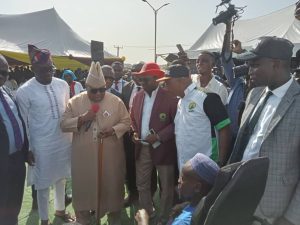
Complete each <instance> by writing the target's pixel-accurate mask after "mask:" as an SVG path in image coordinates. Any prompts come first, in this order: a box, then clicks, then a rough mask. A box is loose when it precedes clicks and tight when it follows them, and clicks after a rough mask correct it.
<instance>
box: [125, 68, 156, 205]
mask: <svg viewBox="0 0 300 225" xmlns="http://www.w3.org/2000/svg"><path fill="white" fill-rule="evenodd" d="M143 65H144V62H139V63H137V64H134V65H132V68H131V73H132V75H131V76H132V80H131V81H130V82H129V83H127V84H126V85H125V86H124V87H123V89H122V100H123V102H124V104H125V106H126V108H127V110H128V111H129V112H130V108H131V106H132V100H133V98H134V96H135V95H136V94H137V93H138V92H139V91H140V90H141V88H142V87H141V86H140V84H139V83H138V80H137V78H136V75H133V73H137V72H140V70H141V69H142V67H143ZM131 134H132V131H129V132H127V133H126V134H125V135H124V149H125V157H126V184H127V189H128V197H127V198H126V199H125V202H124V206H125V207H128V206H130V205H131V204H133V203H134V202H136V201H137V200H138V197H139V195H138V190H137V187H136V171H135V155H134V143H133V142H132V139H131ZM155 178H156V176H155ZM155 181H156V180H155ZM153 183H154V184H155V186H156V182H153ZM154 189H155V188H154ZM154 192H155V191H154Z"/></svg>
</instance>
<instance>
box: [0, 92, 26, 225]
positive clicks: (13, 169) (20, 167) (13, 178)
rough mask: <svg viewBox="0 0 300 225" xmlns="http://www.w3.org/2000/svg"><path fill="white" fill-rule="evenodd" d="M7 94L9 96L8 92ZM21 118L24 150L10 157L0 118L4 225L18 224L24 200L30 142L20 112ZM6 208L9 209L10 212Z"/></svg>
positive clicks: (0, 218) (0, 190) (0, 210)
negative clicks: (26, 162)
mask: <svg viewBox="0 0 300 225" xmlns="http://www.w3.org/2000/svg"><path fill="white" fill-rule="evenodd" d="M6 92H7V93H8V94H9V92H8V91H6ZM19 117H20V119H21V121H22V124H23V130H24V144H23V148H22V151H18V152H16V153H14V154H12V155H9V139H8V134H7V131H6V127H5V124H4V123H3V120H2V117H1V116H0V180H1V185H0V221H1V222H3V224H15V223H16V222H17V217H18V214H19V212H20V209H21V203H22V198H23V190H24V181H25V175H26V172H25V171H26V169H25V161H27V154H28V140H27V135H26V131H25V125H24V122H23V120H22V118H21V116H20V112H19ZM8 202H9V205H8ZM6 207H9V210H7V208H6ZM1 222H0V223H1ZM1 224H2V223H1Z"/></svg>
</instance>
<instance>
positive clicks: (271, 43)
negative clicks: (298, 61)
mask: <svg viewBox="0 0 300 225" xmlns="http://www.w3.org/2000/svg"><path fill="white" fill-rule="evenodd" d="M293 48H294V45H293V43H292V42H290V41H289V40H287V39H284V38H279V37H267V36H266V37H261V38H259V42H258V44H257V46H256V47H255V48H253V49H251V50H250V51H247V52H245V53H242V54H239V55H237V59H238V60H242V61H248V60H252V59H257V58H271V59H281V60H290V59H291V57H292V55H293Z"/></svg>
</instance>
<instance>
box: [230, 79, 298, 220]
mask: <svg viewBox="0 0 300 225" xmlns="http://www.w3.org/2000/svg"><path fill="white" fill-rule="evenodd" d="M264 92H265V88H263V87H258V88H254V89H253V90H252V91H251V92H250V93H249V95H248V97H247V101H246V106H245V110H244V113H243V117H242V121H241V127H240V130H239V132H238V136H237V139H236V143H235V147H234V150H233V152H232V154H231V157H230V161H229V163H234V162H237V161H240V160H241V159H242V157H243V154H244V152H243V151H242V150H241V149H240V148H239V146H240V145H241V140H242V139H241V137H242V136H243V135H244V133H245V128H246V126H247V124H248V121H249V118H250V117H251V115H252V111H253V109H254V108H255V106H256V104H257V103H258V101H259V99H260V97H261V96H262V95H263V93H264ZM299 135H300V86H299V85H298V84H297V82H296V81H293V82H292V84H291V86H290V87H289V89H288V90H287V92H286V94H285V95H284V96H283V97H282V99H281V102H280V103H279V105H278V107H277V109H276V112H275V114H274V116H273V117H272V119H271V122H270V125H269V127H268V128H267V131H266V134H265V135H264V137H263V141H262V144H261V147H260V152H259V155H260V156H266V157H268V158H269V159H270V166H269V174H268V179H267V184H266V188H265V193H264V195H263V197H262V199H261V202H260V204H259V207H260V208H261V210H262V211H263V213H264V215H265V216H268V217H275V218H278V217H280V216H282V215H284V216H285V217H286V218H287V219H289V220H290V221H292V222H294V223H295V224H299V221H300V213H299V212H300V136H299ZM296 222H297V223H296Z"/></svg>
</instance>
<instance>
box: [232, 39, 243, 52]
mask: <svg viewBox="0 0 300 225" xmlns="http://www.w3.org/2000/svg"><path fill="white" fill-rule="evenodd" d="M243 51H244V50H243V48H242V43H241V42H240V41H239V40H234V41H233V42H232V52H234V53H236V54H241V53H242V52H243Z"/></svg>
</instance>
